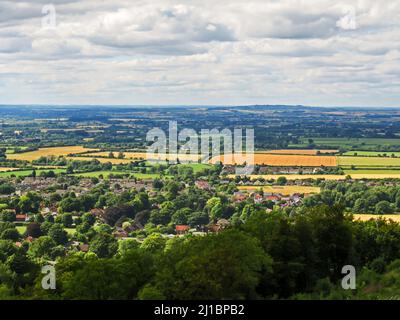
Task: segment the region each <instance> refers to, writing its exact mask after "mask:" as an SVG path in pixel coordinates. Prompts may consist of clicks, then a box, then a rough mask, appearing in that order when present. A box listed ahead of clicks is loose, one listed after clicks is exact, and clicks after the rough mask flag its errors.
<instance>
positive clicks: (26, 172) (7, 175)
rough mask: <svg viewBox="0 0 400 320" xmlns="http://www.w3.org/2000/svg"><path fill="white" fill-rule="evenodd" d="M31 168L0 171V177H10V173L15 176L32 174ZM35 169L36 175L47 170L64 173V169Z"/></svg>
mask: <svg viewBox="0 0 400 320" xmlns="http://www.w3.org/2000/svg"><path fill="white" fill-rule="evenodd" d="M32 171H33V170H32V169H29V170H20V171H8V172H0V177H4V178H8V177H11V176H12V175H14V176H16V177H26V176H29V175H31V174H32ZM35 171H36V176H39V175H40V174H41V173H42V172H49V171H53V172H54V173H56V174H59V173H64V172H66V170H65V169H48V170H47V169H46V170H35Z"/></svg>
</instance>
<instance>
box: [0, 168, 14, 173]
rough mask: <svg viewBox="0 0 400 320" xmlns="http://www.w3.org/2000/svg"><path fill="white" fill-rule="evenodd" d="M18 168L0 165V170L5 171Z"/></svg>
mask: <svg viewBox="0 0 400 320" xmlns="http://www.w3.org/2000/svg"><path fill="white" fill-rule="evenodd" d="M14 170H18V169H17V168H10V167H0V172H5V171H14Z"/></svg>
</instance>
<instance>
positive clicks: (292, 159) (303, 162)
mask: <svg viewBox="0 0 400 320" xmlns="http://www.w3.org/2000/svg"><path fill="white" fill-rule="evenodd" d="M219 161H221V162H222V163H223V164H235V163H236V164H243V163H244V162H246V163H252V160H251V157H246V156H245V155H243V156H242V155H240V154H233V155H230V156H224V155H222V156H217V157H214V158H212V159H211V160H210V163H217V162H219ZM254 164H258V165H268V166H286V167H289V166H290V167H291V166H294V167H320V166H325V167H336V166H337V160H336V157H335V156H307V155H275V154H264V153H255V154H254Z"/></svg>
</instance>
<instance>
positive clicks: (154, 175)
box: [73, 170, 160, 179]
mask: <svg viewBox="0 0 400 320" xmlns="http://www.w3.org/2000/svg"><path fill="white" fill-rule="evenodd" d="M110 175H128V176H130V177H132V178H137V179H156V178H159V177H160V174H157V173H138V172H129V171H111V170H110V171H95V172H84V173H75V174H73V176H77V177H85V178H94V177H95V178H99V177H100V176H102V177H104V178H106V179H107V178H109V176H110Z"/></svg>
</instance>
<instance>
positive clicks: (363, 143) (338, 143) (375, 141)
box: [290, 138, 400, 151]
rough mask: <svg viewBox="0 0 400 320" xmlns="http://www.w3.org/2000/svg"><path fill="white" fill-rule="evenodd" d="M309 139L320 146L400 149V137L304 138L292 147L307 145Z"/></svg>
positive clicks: (373, 149) (374, 149) (372, 149)
mask: <svg viewBox="0 0 400 320" xmlns="http://www.w3.org/2000/svg"><path fill="white" fill-rule="evenodd" d="M308 139H312V140H313V141H314V144H315V145H316V146H318V147H328V148H334V149H335V148H347V149H357V148H358V149H363V150H371V151H376V150H379V149H381V148H385V147H393V146H397V147H398V148H399V149H400V139H384V138H360V139H358V138H303V139H302V141H301V143H300V144H296V145H291V146H290V147H306V146H308V145H309V143H308Z"/></svg>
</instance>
